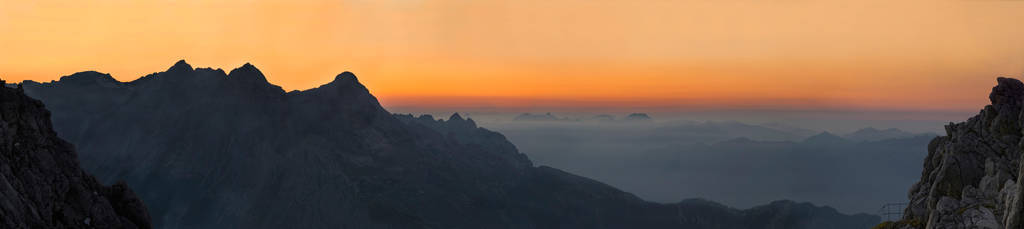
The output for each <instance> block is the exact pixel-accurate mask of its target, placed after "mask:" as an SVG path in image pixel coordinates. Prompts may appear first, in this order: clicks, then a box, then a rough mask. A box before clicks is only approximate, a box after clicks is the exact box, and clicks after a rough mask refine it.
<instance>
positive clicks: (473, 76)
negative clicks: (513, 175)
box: [0, 0, 1024, 110]
mask: <svg viewBox="0 0 1024 229" xmlns="http://www.w3.org/2000/svg"><path fill="white" fill-rule="evenodd" d="M855 2H856V3H855ZM1021 23H1024V1H990V0H967V1H875V0H868V1H807V0H726V1H710V0H709V1H685V0H682V1H669V0H649V1H643V0H641V1H636V0H509V1H503V0H498V1H470V0H451V1H435V0H343V1H312V0H306V1H302V0H300V1H257V0H247V1H216V0H214V1H187V0H186V1H146V2H136V1H67V2H61V1H49V0H35V1H12V0H0V77H2V78H3V79H5V80H8V81H21V80H25V79H32V80H37V81H49V80H53V79H57V78H58V77H60V76H62V75H68V74H70V73H73V72H77V71H83V70H97V71H100V72H109V73H111V74H112V75H113V76H114V77H115V78H117V79H119V80H122V81H127V80H133V79H135V78H138V77H139V76H142V75H145V74H148V73H151V72H155V71H162V70H164V69H166V68H167V67H169V66H170V65H171V64H173V63H174V61H176V60H178V59H186V60H187V61H188V62H189V63H191V64H192V65H193V66H196V67H215V68H224V69H231V68H235V67H237V66H240V65H241V64H243V63H245V62H251V63H253V64H254V65H256V66H257V67H259V68H260V69H261V70H263V72H264V73H265V74H267V78H268V80H269V81H271V82H272V83H274V84H278V85H281V86H282V87H284V88H285V89H286V90H292V89H306V88H312V87H315V86H318V85H320V84H323V83H326V82H328V81H330V80H331V79H333V77H334V75H336V74H338V73H340V72H342V71H352V72H354V73H356V75H358V76H359V78H360V80H361V81H362V82H363V83H364V84H366V85H367V86H368V87H369V88H370V90H371V91H372V92H373V93H374V94H375V95H377V96H378V98H380V99H381V100H382V103H384V105H386V106H391V107H408V106H424V107H466V106H497V107H509V108H515V107H528V106H561V105H566V106H588V107H593V106H605V107H613V108H614V107H679V108H688V107H699V108H797V109H818V108H856V109H861V108H863V109H940V110H950V109H954V110H956V109H961V110H962V109H966V110H975V109H979V108H980V106H981V105H983V104H985V103H987V93H988V90H989V89H990V88H991V87H992V86H993V84H994V83H995V79H994V78H995V77H996V76H999V75H1004V76H1013V77H1021V76H1022V75H1024V29H1022V27H1021Z"/></svg>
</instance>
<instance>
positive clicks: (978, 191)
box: [882, 78, 1024, 229]
mask: <svg viewBox="0 0 1024 229" xmlns="http://www.w3.org/2000/svg"><path fill="white" fill-rule="evenodd" d="M997 81H998V85H997V86H995V87H994V88H992V93H991V94H989V100H990V101H991V102H992V104H991V105H988V106H985V108H984V109H982V110H981V113H980V114H978V115H976V116H974V117H971V118H970V119H968V120H967V121H966V122H961V123H950V124H949V125H947V126H946V136H940V137H936V138H935V139H934V140H932V142H931V143H930V144H929V145H928V157H927V158H926V159H925V163H924V171H923V172H922V173H921V180H920V181H919V182H918V183H917V184H914V185H913V187H911V189H910V192H909V198H910V202H909V205H908V207H907V209H906V210H905V211H904V217H903V220H901V221H899V222H892V223H886V224H884V225H882V226H883V227H888V228H928V229H933V228H935V229H938V228H1007V229H1010V228H1022V227H1021V226H1022V225H1021V218H1020V214H1021V211H1022V208H1021V207H1022V205H1021V203H1020V202H1021V190H1022V189H1021V184H1020V182H1019V181H1020V180H1019V179H1020V177H1021V174H1020V172H1021V171H1022V170H1021V169H1020V166H1021V163H1020V162H1021V156H1022V154H1021V152H1022V151H1021V149H1022V147H1024V141H1022V140H1024V139H1022V138H1021V136H1022V135H1024V133H1022V132H1021V131H1022V127H1024V126H1022V125H1024V116H1022V113H1021V111H1022V104H1024V84H1022V83H1021V82H1020V81H1019V80H1016V79H1011V78H998V80H997Z"/></svg>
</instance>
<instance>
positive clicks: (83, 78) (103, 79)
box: [60, 71, 120, 84]
mask: <svg viewBox="0 0 1024 229" xmlns="http://www.w3.org/2000/svg"><path fill="white" fill-rule="evenodd" d="M60 82H62V83H70V84H96V83H100V84H108V83H120V82H118V81H117V80H115V79H114V77H111V76H110V74H106V73H100V72H96V71H84V72H78V73H75V74H71V75H68V76H62V77H60Z"/></svg>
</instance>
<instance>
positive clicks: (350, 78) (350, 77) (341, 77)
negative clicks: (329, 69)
mask: <svg viewBox="0 0 1024 229" xmlns="http://www.w3.org/2000/svg"><path fill="white" fill-rule="evenodd" d="M331 82H348V83H357V84H358V83H359V78H356V74H352V72H349V71H345V72H342V73H341V74H338V75H337V76H335V77H334V81H331Z"/></svg>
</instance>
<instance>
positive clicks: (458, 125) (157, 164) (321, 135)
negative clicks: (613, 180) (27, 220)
mask: <svg viewBox="0 0 1024 229" xmlns="http://www.w3.org/2000/svg"><path fill="white" fill-rule="evenodd" d="M23 87H24V90H25V92H26V93H27V94H29V95H31V96H33V97H36V98H38V99H40V100H42V101H43V102H44V103H46V106H47V107H48V108H49V109H51V110H52V111H53V116H52V118H53V123H54V127H55V129H56V130H57V132H59V133H60V135H61V136H62V137H64V138H65V139H68V140H69V141H70V142H72V143H74V144H75V145H76V146H77V147H78V149H79V151H80V152H81V157H80V158H81V162H82V166H83V167H84V168H85V169H86V170H87V171H91V172H93V173H95V174H96V175H97V177H98V178H99V179H100V180H102V181H104V182H108V183H109V182H112V181H115V180H120V179H123V180H126V182H127V184H129V185H130V186H132V187H133V188H135V190H136V191H137V193H138V194H139V196H140V197H141V198H142V199H143V200H144V201H145V202H146V203H147V206H149V212H150V213H151V215H152V218H153V221H154V225H155V226H157V227H161V228H282V227H288V228H864V227H867V226H870V225H873V224H875V223H877V221H878V217H876V216H869V215H855V216H848V215H842V214H838V213H837V212H835V211H834V210H831V209H830V208H821V207H813V206H811V207H807V205H803V204H795V203H790V202H779V203H773V204H770V205H767V207H765V208H756V209H751V210H742V211H740V210H734V209H730V208H727V207H724V206H721V205H716V204H708V203H705V202H696V203H695V202H692V201H691V202H688V201H683V202H679V203H674V204H660V203H652V202H647V201H644V200H641V199H639V198H637V197H635V196H634V195H632V194H629V193H626V192H623V191H619V190H618V189H615V188H613V187H610V186H608V185H605V184H602V183H600V182H597V181H594V180H591V179H587V178H584V177H580V176H576V175H573V174H570V173H566V172H563V171H561V170H558V169H554V168H550V167H545V166H540V167H536V166H534V165H533V164H532V162H530V160H529V159H528V158H527V157H526V156H525V155H524V154H522V153H519V152H518V150H517V149H516V147H515V146H513V145H512V144H511V143H509V142H508V141H507V140H506V139H505V137H504V136H502V135H501V134H498V133H495V132H491V131H488V130H485V129H482V128H479V127H477V126H476V124H475V122H474V121H472V120H471V119H465V118H462V117H461V116H460V115H458V114H456V115H453V116H452V117H450V118H449V119H448V120H444V121H442V120H436V119H434V118H433V117H431V116H419V117H415V116H412V115H392V114H390V113H389V112H388V111H386V110H385V109H383V108H382V107H381V106H380V105H379V103H378V102H377V100H376V98H375V97H374V96H373V95H371V94H370V93H369V91H368V90H367V89H366V88H365V87H364V86H363V85H362V84H360V83H359V81H358V80H357V78H356V76H355V75H353V74H352V73H348V72H345V73H342V74H339V75H338V76H337V77H336V78H335V79H334V80H333V81H332V82H330V83H327V84H325V85H322V86H320V87H318V88H314V89H309V90H304V91H292V92H284V91H283V90H281V88H280V87H277V86H274V85H271V84H269V83H268V82H267V80H266V78H265V77H264V75H263V74H262V73H261V72H260V71H259V70H258V69H256V68H255V67H253V66H252V65H249V64H246V65H244V66H242V67H240V68H237V69H234V70H232V71H230V72H228V73H225V72H224V71H223V70H220V69H210V68H199V69H193V68H192V67H191V66H189V65H188V64H187V63H185V62H184V61H179V62H178V63H176V64H174V66H172V67H171V68H169V69H168V70H167V71H164V72H159V73H154V74H150V75H147V76H144V77H142V78H140V79H137V80H134V81H130V82H119V81H117V80H114V79H113V78H112V77H110V75H107V74H102V73H98V72H80V73H76V74H73V75H70V76H65V77H62V78H61V79H60V80H59V81H54V82H49V83H35V82H31V81H27V82H24V83H23Z"/></svg>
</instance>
